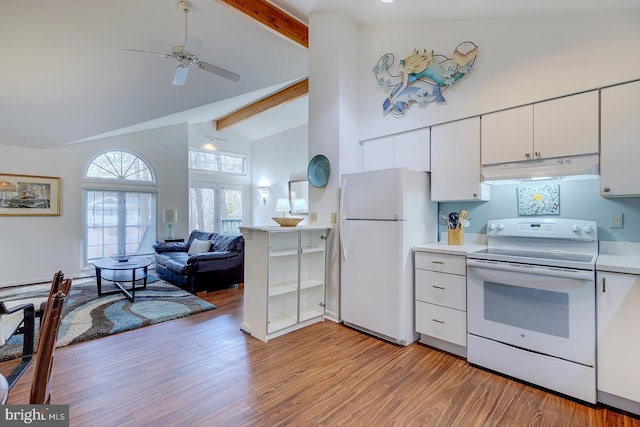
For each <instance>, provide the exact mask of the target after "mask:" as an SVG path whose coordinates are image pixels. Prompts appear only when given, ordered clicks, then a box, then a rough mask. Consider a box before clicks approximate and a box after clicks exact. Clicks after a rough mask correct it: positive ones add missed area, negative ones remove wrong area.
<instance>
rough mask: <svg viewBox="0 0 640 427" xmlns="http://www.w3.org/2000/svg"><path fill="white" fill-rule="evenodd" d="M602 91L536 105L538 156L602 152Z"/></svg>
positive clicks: (535, 145)
mask: <svg viewBox="0 0 640 427" xmlns="http://www.w3.org/2000/svg"><path fill="white" fill-rule="evenodd" d="M598 116H599V114H598V91H597V90H596V91H591V92H586V93H581V94H578V95H572V96H567V97H564V98H559V99H554V100H551V101H545V102H539V103H537V104H534V105H533V143H534V157H535V158H540V159H549V158H553V157H563V156H572V155H580V154H592V153H597V152H598Z"/></svg>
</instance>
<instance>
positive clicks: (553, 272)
mask: <svg viewBox="0 0 640 427" xmlns="http://www.w3.org/2000/svg"><path fill="white" fill-rule="evenodd" d="M467 267H471V268H482V269H486V270H499V271H506V272H511V273H522V274H535V275H543V276H552V277H560V278H565V279H575V280H593V278H594V274H593V271H590V270H573V269H567V268H550V267H541V266H537V265H528V264H510V263H500V262H493V261H483V260H476V259H467Z"/></svg>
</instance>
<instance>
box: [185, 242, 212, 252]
mask: <svg viewBox="0 0 640 427" xmlns="http://www.w3.org/2000/svg"><path fill="white" fill-rule="evenodd" d="M210 247H211V240H198V239H194V240H193V241H192V242H191V245H189V250H188V251H187V253H188V254H189V255H195V254H199V253H202V252H208V251H209V248H210Z"/></svg>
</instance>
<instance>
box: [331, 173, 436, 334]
mask: <svg viewBox="0 0 640 427" xmlns="http://www.w3.org/2000/svg"><path fill="white" fill-rule="evenodd" d="M429 178H430V176H429V174H427V173H424V172H416V171H410V170H408V169H406V168H394V169H385V170H379V171H371V172H363V173H354V174H345V175H343V176H342V182H341V191H340V250H341V261H340V317H341V319H342V321H343V322H344V323H345V324H346V325H347V326H351V327H353V328H356V329H359V330H361V331H364V332H367V333H369V334H372V335H375V336H378V337H380V338H383V339H385V340H387V341H391V342H394V343H397V344H400V345H409V344H411V343H412V342H414V341H416V340H417V339H418V334H417V333H416V332H415V320H414V318H415V315H414V305H415V303H414V290H413V261H412V253H411V247H412V246H415V245H418V244H422V243H429V242H435V241H436V240H437V224H438V223H437V215H438V214H437V203H435V202H431V197H430V194H429V189H430V184H429V183H430V180H429Z"/></svg>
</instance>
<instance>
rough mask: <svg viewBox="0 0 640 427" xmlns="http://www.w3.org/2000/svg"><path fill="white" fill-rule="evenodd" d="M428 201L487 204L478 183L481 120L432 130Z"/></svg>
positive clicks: (482, 186)
mask: <svg viewBox="0 0 640 427" xmlns="http://www.w3.org/2000/svg"><path fill="white" fill-rule="evenodd" d="M431 159H432V161H431V200H433V201H462V200H489V186H487V185H485V184H482V183H481V182H480V117H472V118H470V119H464V120H459V121H457V122H451V123H445V124H443V125H438V126H433V127H432V128H431Z"/></svg>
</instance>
